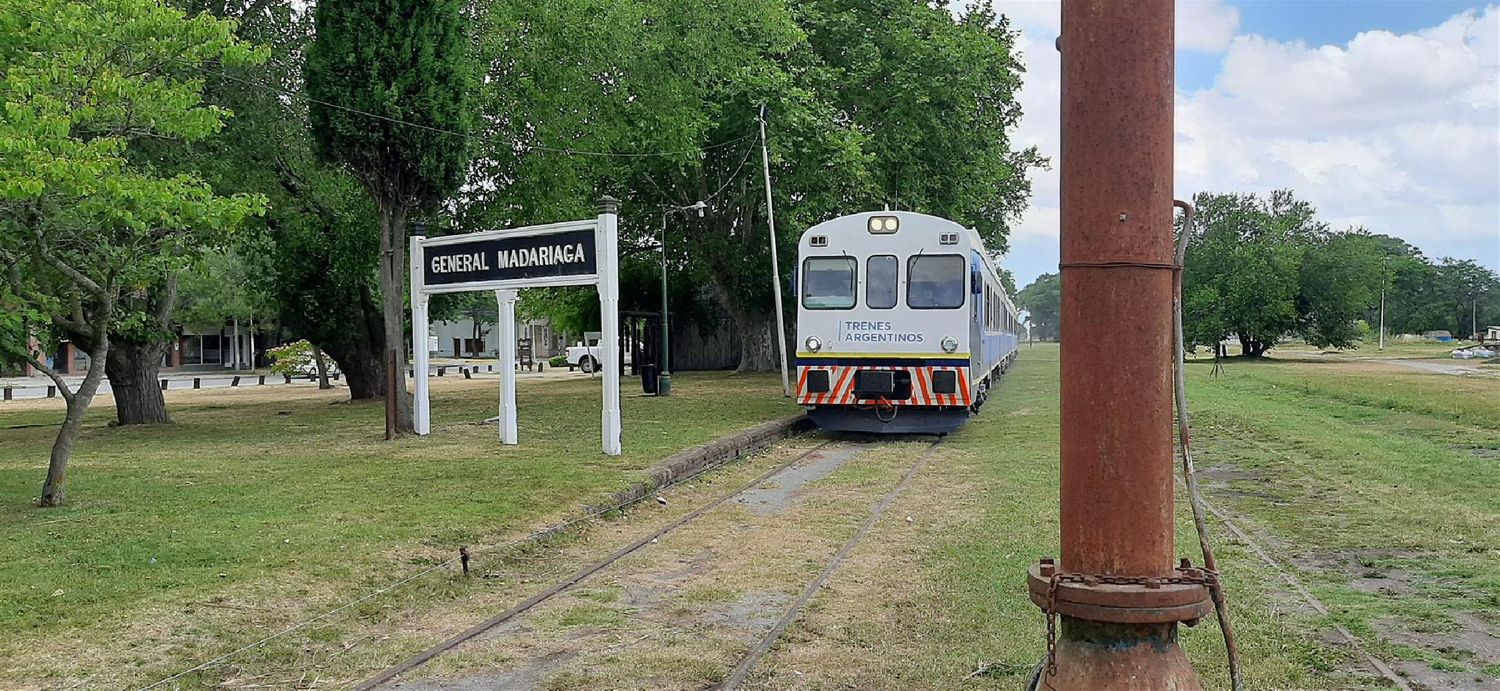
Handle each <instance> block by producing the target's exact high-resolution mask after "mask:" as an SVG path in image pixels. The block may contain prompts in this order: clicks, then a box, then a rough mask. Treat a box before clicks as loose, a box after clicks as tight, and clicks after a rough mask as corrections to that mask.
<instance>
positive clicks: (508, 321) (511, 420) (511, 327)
mask: <svg viewBox="0 0 1500 691" xmlns="http://www.w3.org/2000/svg"><path fill="white" fill-rule="evenodd" d="M495 299H496V300H497V301H499V303H500V443H502V444H516V443H517V441H516V291H515V290H497V291H495Z"/></svg>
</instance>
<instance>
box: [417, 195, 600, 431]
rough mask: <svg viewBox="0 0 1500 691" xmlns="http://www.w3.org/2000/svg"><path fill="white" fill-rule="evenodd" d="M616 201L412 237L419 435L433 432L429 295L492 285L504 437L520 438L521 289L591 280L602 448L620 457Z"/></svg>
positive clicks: (582, 283)
mask: <svg viewBox="0 0 1500 691" xmlns="http://www.w3.org/2000/svg"><path fill="white" fill-rule="evenodd" d="M619 203H620V202H619V200H617V199H614V198H612V197H604V198H602V199H600V200H599V216H598V217H596V218H592V219H588V220H582V221H568V222H564V223H552V224H547V225H539V226H527V227H525V228H508V229H506V230H490V231H483V232H478V233H468V234H465V235H448V236H444V237H439V238H426V237H420V236H419V237H413V238H412V239H411V295H412V310H411V312H412V315H411V321H412V332H413V337H412V343H413V344H414V345H415V350H416V352H415V353H414V357H413V358H412V363H413V368H414V369H415V372H413V374H414V375H415V377H414V378H415V380H416V387H415V402H414V404H415V410H414V413H415V418H416V420H415V421H416V427H417V434H420V435H426V434H430V433H431V431H432V415H431V402H430V399H429V394H428V387H427V383H428V382H427V379H428V376H429V375H428V370H429V368H430V365H429V353H428V349H427V348H425V347H422V346H423V345H425V344H426V343H427V329H428V301H429V299H430V298H431V296H432V295H435V294H438V293H458V292H464V291H474V290H486V291H494V293H495V299H496V301H497V302H498V303H499V307H500V319H499V321H500V325H499V326H500V336H499V338H500V404H499V412H500V424H499V428H500V429H499V432H500V441H501V443H504V444H516V443H518V438H517V434H516V417H517V415H516V412H517V411H516V291H517V290H519V289H521V288H545V287H553V286H576V285H593V286H596V287H597V288H598V290H599V307H600V315H601V316H600V320H601V322H602V323H601V325H600V326H601V329H600V330H601V331H602V333H601V334H600V337H599V363H600V366H602V367H603V368H604V410H603V413H602V415H601V418H602V419H601V423H602V424H601V434H602V437H603V447H604V453H606V454H609V455H611V456H618V455H620V314H619V304H620V282H619V267H620V258H619Z"/></svg>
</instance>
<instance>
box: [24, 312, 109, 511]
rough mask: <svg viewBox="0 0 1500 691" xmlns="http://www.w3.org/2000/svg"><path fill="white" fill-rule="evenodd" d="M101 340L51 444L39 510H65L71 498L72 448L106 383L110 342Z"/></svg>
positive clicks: (90, 356) (90, 355)
mask: <svg viewBox="0 0 1500 691" xmlns="http://www.w3.org/2000/svg"><path fill="white" fill-rule="evenodd" d="M100 340H101V341H102V343H100V344H99V345H98V347H96V348H95V349H94V350H93V352H91V353H89V370H88V374H86V375H84V377H83V381H82V382H81V383H79V385H78V390H77V391H76V392H74V393H73V395H72V396H71V397H69V398H68V413H67V415H66V416H65V417H64V418H63V423H62V427H60V428H59V429H58V430H57V439H56V440H54V441H53V442H52V457H51V459H50V461H49V462H48V463H47V480H46V482H44V483H43V484H42V496H41V498H40V499H38V500H37V504H38V505H40V506H43V507H52V506H62V503H63V502H64V501H66V500H67V498H68V496H67V486H66V482H67V477H68V460H69V459H71V458H72V457H73V444H74V443H76V442H77V441H78V436H79V434H80V433H82V432H83V416H84V415H86V414H87V413H88V411H89V404H90V403H93V402H94V394H95V393H97V392H98V391H99V382H100V380H102V379H104V368H105V362H106V361H107V359H108V353H109V339H108V337H107V336H105V337H103V338H101V339H100ZM59 383H60V382H59Z"/></svg>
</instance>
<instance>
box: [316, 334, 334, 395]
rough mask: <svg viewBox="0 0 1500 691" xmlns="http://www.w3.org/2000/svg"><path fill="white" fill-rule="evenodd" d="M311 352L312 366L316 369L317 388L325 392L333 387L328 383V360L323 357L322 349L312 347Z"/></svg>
mask: <svg viewBox="0 0 1500 691" xmlns="http://www.w3.org/2000/svg"><path fill="white" fill-rule="evenodd" d="M312 351H313V366H314V367H317V368H318V388H319V389H323V390H325V391H326V390H328V389H331V388H333V385H332V384H329V383H328V360H327V359H326V358H324V357H323V349H322V348H319V347H318V346H316V345H314V346H313V347H312Z"/></svg>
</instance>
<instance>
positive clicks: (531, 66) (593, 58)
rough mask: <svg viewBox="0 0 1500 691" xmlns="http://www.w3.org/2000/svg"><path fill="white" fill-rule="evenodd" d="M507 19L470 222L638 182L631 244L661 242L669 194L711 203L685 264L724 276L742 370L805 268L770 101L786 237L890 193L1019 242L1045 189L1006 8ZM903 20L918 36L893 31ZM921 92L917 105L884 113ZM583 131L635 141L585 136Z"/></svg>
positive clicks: (562, 9) (676, 250)
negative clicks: (1015, 223) (780, 295)
mask: <svg viewBox="0 0 1500 691" xmlns="http://www.w3.org/2000/svg"><path fill="white" fill-rule="evenodd" d="M486 26H487V27H489V30H488V32H487V33H486V35H485V41H484V43H483V44H482V47H481V54H482V56H483V58H484V60H483V61H484V63H485V64H486V65H488V66H489V70H490V71H489V74H487V89H486V90H485V93H484V98H485V99H486V107H485V110H486V112H488V113H494V114H495V115H494V116H493V117H492V118H490V119H488V120H487V121H486V123H485V126H486V128H487V129H486V134H487V137H486V140H487V141H490V142H494V146H493V147H490V148H487V149H486V150H485V151H484V152H483V155H482V156H481V157H480V160H479V161H478V162H477V165H476V169H477V170H478V171H479V177H480V178H481V180H482V181H483V182H485V183H488V184H481V185H476V186H475V189H473V190H471V191H470V192H469V194H470V199H471V200H472V202H473V203H472V204H471V205H469V206H468V207H467V208H466V209H465V211H464V212H463V221H462V222H463V223H464V224H465V225H467V226H471V227H503V226H505V225H509V224H519V223H525V222H531V221H534V220H543V219H546V220H556V219H557V218H565V217H568V216H570V215H574V214H578V213H588V208H589V205H590V203H591V200H592V199H593V197H594V196H595V195H597V194H599V193H602V192H609V193H612V194H615V195H616V196H620V197H623V198H625V199H627V200H628V202H629V203H628V206H627V207H626V209H625V214H624V216H623V218H622V226H621V232H622V238H621V243H622V247H623V246H631V245H634V246H646V245H652V244H654V242H655V238H656V237H657V235H658V234H659V233H660V232H661V230H660V229H661V217H660V216H659V213H660V210H661V209H662V208H663V207H664V206H684V205H688V204H692V203H694V202H696V201H700V200H702V201H706V202H707V203H708V209H707V210H706V212H705V214H704V215H703V216H702V217H698V216H697V215H688V216H686V217H680V216H679V217H674V218H673V219H672V223H671V225H670V229H669V232H668V235H667V243H666V245H667V248H668V249H667V263H668V265H669V266H670V267H671V270H672V271H673V272H674V274H676V275H678V276H680V277H681V279H682V280H683V281H687V282H693V283H701V284H706V285H708V286H711V287H712V290H713V292H714V293H716V294H717V296H718V298H719V301H720V303H721V304H722V305H723V311H724V312H726V313H728V315H729V316H730V317H731V318H732V319H733V322H734V323H735V325H736V327H737V328H736V332H737V333H738V334H739V336H740V338H741V341H742V349H741V359H740V369H742V370H759V369H770V368H773V367H775V366H776V359H775V352H776V351H775V348H774V340H773V338H774V325H775V318H774V317H775V315H774V314H773V312H772V308H771V305H772V295H771V291H772V287H773V285H776V284H778V283H779V284H781V285H785V284H786V282H787V279H788V276H789V275H790V273H791V272H792V271H794V270H795V262H793V261H785V262H783V264H782V267H781V268H782V274H783V275H782V276H779V277H772V275H771V266H770V263H771V262H770V252H769V247H770V244H771V241H772V238H771V237H770V236H769V234H768V229H767V218H766V208H765V191H764V188H763V187H762V186H761V181H760V179H759V176H758V175H757V171H758V166H757V164H758V163H759V162H758V161H757V159H758V158H759V157H760V151H759V143H758V142H757V141H756V139H757V137H758V130H759V123H758V119H759V117H760V112H761V107H762V105H764V106H765V111H766V114H767V117H768V120H769V145H770V153H771V176H772V178H773V179H774V181H775V195H776V196H775V199H774V202H775V204H776V208H777V212H778V213H777V221H778V223H777V226H778V227H777V237H776V238H775V242H776V243H777V245H778V247H779V248H780V251H781V254H782V256H783V257H791V256H794V250H795V246H796V238H797V237H798V236H799V235H800V234H801V232H802V230H804V229H805V228H807V227H808V226H809V225H812V224H813V223H816V222H818V221H821V220H825V219H827V218H829V217H831V216H835V215H839V214H843V213H849V212H850V211H852V210H857V209H870V208H880V207H881V206H882V205H884V204H891V203H899V204H900V206H901V208H905V209H915V210H920V211H926V212H929V213H934V214H938V215H944V216H948V217H951V218H955V219H957V220H959V221H961V222H964V223H966V224H969V225H973V226H975V227H978V228H979V229H980V230H981V232H982V233H984V234H985V237H986V241H987V242H988V243H989V244H990V245H991V247H992V248H994V249H997V250H999V249H1003V248H1004V246H1005V237H1004V236H1005V224H1006V223H1007V222H1008V221H1009V220H1012V219H1013V217H1014V214H1015V213H1017V212H1019V210H1020V208H1021V205H1022V204H1023V203H1024V200H1025V198H1026V187H1025V185H1026V181H1025V177H1024V168H1025V167H1027V166H1028V165H1031V164H1032V162H1034V159H1033V158H1031V157H1030V156H1017V155H1016V154H1014V153H1013V152H1012V151H1011V149H1010V147H1009V144H1008V141H1007V138H1006V132H1005V128H1006V127H1007V126H1008V125H1010V124H1014V122H1015V119H1016V118H1017V117H1019V110H1018V109H1017V108H1016V107H1015V106H1014V89H1015V88H1016V86H1017V85H1018V83H1019V82H1018V77H1017V70H1018V69H1019V66H1018V64H1017V63H1016V62H1015V60H1014V59H1013V56H1012V54H1011V41H1012V37H1011V34H1010V32H1009V31H1008V30H1007V29H1006V28H1005V27H1004V25H1003V24H1001V23H1000V21H999V19H998V18H996V17H995V16H994V15H993V14H990V13H986V12H985V11H981V10H975V11H971V12H969V13H967V14H965V16H964V17H963V18H962V19H959V20H955V19H954V18H953V16H952V15H951V14H949V13H948V12H947V11H946V10H944V9H942V8H939V7H936V6H932V5H928V4H924V3H919V2H888V3H884V4H882V6H881V7H880V8H874V9H867V8H864V7H863V4H862V3H857V2H852V1H851V2H843V3H837V2H823V3H797V4H791V5H789V4H783V3H776V2H772V3H767V2H759V1H755V0H730V1H728V2H712V3H710V2H704V1H703V0H622V1H619V2H602V1H600V0H520V1H517V2H509V3H502V4H496V5H494V6H492V9H491V11H490V15H489V17H488V19H487V21H486ZM874 37H885V38H882V39H881V40H876V39H875V38H874ZM887 39H888V40H891V41H896V42H899V43H900V46H899V47H895V48H891V49H889V50H886V49H885V48H882V47H881V45H880V44H881V43H882V41H884V40H887ZM850 41H857V42H858V45H859V46H861V49H864V48H868V49H869V51H870V53H869V54H870V55H877V56H880V57H879V58H878V59H877V58H872V62H869V63H868V64H866V63H865V62H861V61H859V60H850V59H846V55H845V54H846V53H848V54H851V55H852V54H855V53H859V52H860V51H859V50H857V49H854V48H851V47H850V46H849V45H847V44H848V43H849V42H850ZM891 84H897V85H898V86H891ZM877 86H878V87H879V93H878V94H876V95H871V94H870V93H869V92H868V89H871V88H875V87H877ZM903 98H906V99H911V104H910V105H900V106H899V107H900V108H902V110H903V113H902V114H901V115H899V116H897V115H889V116H887V115H883V114H882V111H883V110H884V109H886V108H895V107H898V104H897V103H896V102H897V101H898V100H900V99H903ZM918 103H920V104H922V105H918ZM923 108H926V109H928V112H925V113H924V112H922V111H923ZM872 133H878V136H879V137H881V138H884V137H890V138H891V139H892V143H891V144H890V145H888V146H887V145H884V144H880V143H877V142H875V141H874V140H875V138H876V136H875V135H874V134H872ZM897 139H899V142H897V141H896V140H897ZM584 150H590V151H593V152H610V153H613V154H617V155H616V156H609V157H605V156H598V157H593V156H584V155H573V153H576V152H581V151H584ZM877 171H879V172H877ZM537 214H540V215H541V218H537V217H536V215H537ZM650 261H657V259H656V257H652V258H651V259H650Z"/></svg>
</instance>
